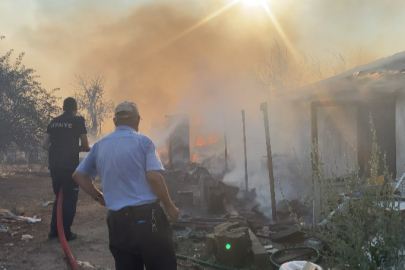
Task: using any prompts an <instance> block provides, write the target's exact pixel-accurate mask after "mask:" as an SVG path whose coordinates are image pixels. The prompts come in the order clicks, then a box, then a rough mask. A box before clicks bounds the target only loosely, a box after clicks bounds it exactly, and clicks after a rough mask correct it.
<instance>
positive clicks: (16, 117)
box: [0, 50, 59, 154]
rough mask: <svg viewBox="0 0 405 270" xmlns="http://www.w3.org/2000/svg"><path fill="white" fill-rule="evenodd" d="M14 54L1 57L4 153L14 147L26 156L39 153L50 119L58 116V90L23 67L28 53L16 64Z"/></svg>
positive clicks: (0, 124)
mask: <svg viewBox="0 0 405 270" xmlns="http://www.w3.org/2000/svg"><path fill="white" fill-rule="evenodd" d="M12 55H13V50H10V51H8V52H7V53H6V54H4V55H3V56H0V152H2V151H7V149H9V147H10V146H14V147H16V148H17V149H18V150H21V151H24V152H26V153H31V154H32V153H33V152H36V151H37V150H38V149H39V146H40V140H41V138H42V136H43V134H44V131H45V129H46V125H47V124H48V122H49V121H50V119H51V118H52V117H53V116H55V115H56V114H57V113H58V110H59V108H58V106H57V104H56V103H57V100H58V98H57V97H56V96H55V95H54V92H55V91H57V90H58V89H54V90H52V91H50V92H48V91H46V90H45V89H44V88H42V86H41V84H40V83H39V82H38V81H37V79H38V77H39V76H37V75H35V70H33V69H31V68H26V67H25V66H24V65H23V64H22V60H23V56H24V53H21V54H20V55H19V56H18V57H17V58H16V59H15V60H14V61H13V60H12Z"/></svg>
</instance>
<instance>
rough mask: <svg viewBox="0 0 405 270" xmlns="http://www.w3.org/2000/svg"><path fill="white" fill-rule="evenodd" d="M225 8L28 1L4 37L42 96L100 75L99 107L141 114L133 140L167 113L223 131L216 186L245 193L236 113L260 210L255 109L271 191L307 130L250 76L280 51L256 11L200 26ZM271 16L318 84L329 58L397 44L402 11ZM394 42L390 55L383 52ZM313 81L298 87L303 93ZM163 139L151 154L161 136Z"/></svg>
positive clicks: (316, 0) (66, 91)
mask: <svg viewBox="0 0 405 270" xmlns="http://www.w3.org/2000/svg"><path fill="white" fill-rule="evenodd" d="M229 3H230V1H227V0H222V1H219V0H204V1H193V0H177V1H173V0H171V1H170V0H155V1H137V2H135V3H134V2H130V1H124V0H122V1H113V2H112V1H106V0H104V1H95V0H92V1H71V2H69V3H67V2H63V1H37V2H36V5H35V6H34V7H33V5H30V6H29V8H30V12H29V14H30V15H31V16H30V20H29V22H30V24H29V25H27V26H25V27H21V28H19V30H18V31H17V30H16V33H17V34H15V35H14V36H12V37H11V38H12V39H14V40H20V42H21V43H22V44H24V45H25V48H27V49H24V50H25V51H26V52H27V58H28V59H27V60H28V64H27V65H29V66H32V67H34V68H35V69H37V70H38V73H39V75H41V76H42V81H43V83H44V85H45V86H47V85H49V86H50V88H53V87H61V88H62V92H61V93H62V95H64V96H67V95H71V94H72V90H73V87H72V85H71V84H72V83H73V82H74V74H87V75H94V74H97V73H99V72H103V74H105V75H106V79H107V85H106V92H107V98H109V99H112V100H113V101H114V102H115V103H118V102H120V101H123V100H128V101H133V102H135V103H136V104H137V105H138V107H139V108H140V113H141V116H142V119H143V121H142V123H141V127H140V129H141V132H143V133H148V132H149V128H150V125H151V123H152V122H155V121H157V122H161V121H162V119H164V116H165V115H170V114H188V115H189V116H190V119H191V123H192V126H195V123H198V125H199V126H201V127H209V129H210V130H212V131H214V132H216V133H217V134H218V136H221V137H222V135H223V133H224V131H226V132H227V135H228V145H229V155H230V157H231V158H232V159H234V160H235V163H236V168H235V170H233V171H232V172H231V173H230V174H228V175H227V176H226V178H225V181H227V182H234V183H238V184H239V183H243V182H244V171H243V162H244V160H243V144H242V120H241V113H240V110H241V109H244V110H245V111H246V121H247V123H246V128H247V141H248V162H249V164H248V166H249V177H250V181H251V187H257V188H258V189H260V190H261V193H263V195H262V196H261V198H263V199H262V200H263V203H268V201H269V193H268V192H267V190H269V188H268V175H267V172H266V170H267V167H266V166H265V164H266V163H265V156H266V148H265V147H266V144H265V138H264V125H263V119H262V113H261V112H260V110H259V105H260V103H261V102H265V101H267V102H269V106H270V108H271V109H270V112H271V115H270V122H271V123H270V126H271V128H270V129H271V130H270V133H271V141H272V144H273V145H272V147H273V154H274V155H275V156H276V157H275V158H274V162H275V178H276V182H278V181H279V180H282V179H284V178H293V179H296V178H299V177H300V176H299V173H298V172H297V168H296V165H295V164H296V163H295V154H294V149H295V150H296V151H297V152H298V153H299V157H300V158H301V157H303V156H304V154H303V153H304V152H305V151H307V149H305V147H304V146H302V145H307V143H306V144H301V143H302V142H301V141H297V140H296V139H295V138H296V136H293V135H296V134H297V133H299V132H301V130H302V129H300V127H301V126H302V125H309V123H310V119H302V116H301V115H300V114H299V109H298V110H297V108H294V110H291V108H289V107H287V106H285V105H282V103H281V102H280V100H278V99H275V97H274V96H273V95H270V93H269V91H268V89H266V88H265V87H264V86H263V84H262V83H261V82H260V80H259V79H258V76H257V68H258V66H260V63H261V62H262V61H263V59H265V58H266V56H268V52H269V50H270V49H271V46H272V44H273V43H274V40H278V42H279V43H281V44H285V43H284V40H283V38H282V35H280V33H279V32H278V30H277V27H275V24H274V23H273V22H272V21H271V19H270V18H269V17H268V15H267V14H266V12H264V10H263V9H261V8H260V7H249V8H247V7H245V6H243V5H242V4H240V3H239V4H236V5H234V6H232V7H230V8H229V9H226V10H223V12H222V13H221V14H218V16H210V15H212V14H216V13H215V12H216V11H218V10H220V9H221V8H223V7H224V6H226V5H227V4H229ZM269 6H270V9H271V10H272V12H273V14H274V16H275V17H276V18H277V20H278V23H279V25H280V26H281V28H282V29H283V31H284V34H285V36H286V37H287V38H288V40H289V42H290V44H291V45H292V47H288V49H289V51H290V52H292V51H295V52H296V53H297V55H298V59H294V63H296V64H297V66H298V67H300V68H306V69H308V70H309V71H310V69H311V65H298V64H299V63H302V62H305V61H308V59H317V61H319V68H322V69H323V70H324V72H323V74H322V76H324V77H327V76H328V75H331V74H333V70H332V71H325V70H327V68H326V67H328V66H331V65H330V63H331V61H334V60H335V59H336V54H333V53H332V54H331V53H330V51H331V50H332V51H334V52H335V51H337V52H338V53H339V54H341V55H342V56H343V57H344V58H346V60H347V61H346V62H345V65H346V64H347V63H351V64H350V65H355V64H356V65H357V64H362V63H364V62H368V61H369V60H371V59H375V58H379V57H382V56H386V55H389V54H393V53H394V52H396V51H400V47H401V46H404V45H405V38H404V36H403V35H402V33H400V31H401V30H400V29H401V28H400V27H397V26H398V25H403V23H404V22H405V19H404V18H405V17H404V16H402V14H403V11H404V9H405V2H402V1H393V0H391V1H379V0H361V1H351V0H344V1H335V0H310V1H295V0H285V1H271V2H269ZM14 8H17V7H14ZM18 8H21V7H18ZM25 13H26V11H24V14H25ZM10 14H15V12H13V13H10ZM0 15H2V14H1V11H0ZM4 15H5V14H4ZM0 17H1V16H0ZM204 18H209V20H207V22H205V21H204V20H203V19H204ZM388 18H389V20H387V19H388ZM204 22H205V23H204ZM387 29H388V30H387ZM397 29H398V30H397ZM395 33H398V36H396V41H395V44H392V42H384V40H390V39H392V37H393V36H395ZM399 33H400V34H399ZM8 40H10V38H8ZM20 45H21V44H20ZM360 48H362V50H361V52H362V58H361V59H360V60H359V59H358V54H357V52H358V51H359V50H360ZM29 55H31V56H29ZM30 57H31V58H30ZM341 66H342V64H340V67H341ZM349 67H350V66H349V64H348V66H347V67H346V66H345V68H349ZM300 68H297V69H296V70H297V71H299V70H300ZM309 73H310V72H309ZM309 73H306V74H309ZM287 79H288V78H287ZM311 80H313V78H309V76H304V80H303V83H308V82H310V81H311ZM302 94H304V93H296V95H302ZM302 110H308V107H304V108H302ZM297 111H298V113H296V114H294V113H293V112H297ZM281 116H282V117H281ZM110 122H111V123H110V124H107V125H106V127H105V129H106V130H108V131H109V130H112V128H113V127H112V121H110ZM285 130H287V132H286V131H285ZM161 135H162V136H160V137H159V138H158V144H159V145H161V143H162V142H164V140H165V138H166V137H167V136H168V134H167V133H165V134H161ZM301 138H303V139H302V140H304V138H305V139H306V138H309V134H301ZM218 151H223V150H222V149H218ZM283 185H284V184H283ZM242 186H243V184H242ZM276 186H278V184H276ZM286 186H287V185H286ZM286 189H287V188H286ZM286 193H287V195H289V194H290V192H286Z"/></svg>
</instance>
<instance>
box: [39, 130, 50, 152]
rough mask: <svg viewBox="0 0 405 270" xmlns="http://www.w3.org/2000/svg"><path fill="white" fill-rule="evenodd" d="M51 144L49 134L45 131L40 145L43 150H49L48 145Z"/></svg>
mask: <svg viewBox="0 0 405 270" xmlns="http://www.w3.org/2000/svg"><path fill="white" fill-rule="evenodd" d="M50 145H51V135H50V134H49V133H45V135H44V138H43V139H42V142H41V147H42V149H44V150H45V151H49V146H50Z"/></svg>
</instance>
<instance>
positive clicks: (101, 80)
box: [74, 74, 114, 138]
mask: <svg viewBox="0 0 405 270" xmlns="http://www.w3.org/2000/svg"><path fill="white" fill-rule="evenodd" d="M105 82H106V79H105V77H104V76H103V75H100V74H98V75H96V76H94V77H92V78H88V77H86V76H83V75H79V76H76V84H75V86H76V89H77V91H76V92H75V95H74V97H75V99H76V100H77V105H78V107H79V108H78V109H79V112H80V113H81V114H82V115H83V116H84V118H85V119H86V124H87V128H88V132H89V134H90V136H92V137H94V138H99V137H100V135H101V126H102V124H103V123H104V121H105V120H106V119H107V118H108V117H110V116H111V115H112V112H113V111H114V103H113V102H112V101H111V100H106V99H105V97H104V88H105Z"/></svg>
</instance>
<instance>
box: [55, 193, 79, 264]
mask: <svg viewBox="0 0 405 270" xmlns="http://www.w3.org/2000/svg"><path fill="white" fill-rule="evenodd" d="M62 203H63V192H62V188H60V190H59V196H58V205H57V226H58V235H59V241H60V245H61V246H62V249H63V252H64V253H65V256H66V259H67V260H68V262H69V264H70V269H72V270H78V269H79V265H78V264H77V262H76V259H75V258H74V257H73V254H72V252H71V251H70V247H69V245H68V243H67V241H66V236H65V230H64V229H63V215H62V214H63V213H62V211H63V210H62Z"/></svg>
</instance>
